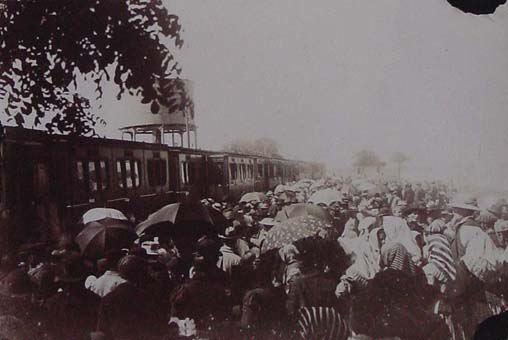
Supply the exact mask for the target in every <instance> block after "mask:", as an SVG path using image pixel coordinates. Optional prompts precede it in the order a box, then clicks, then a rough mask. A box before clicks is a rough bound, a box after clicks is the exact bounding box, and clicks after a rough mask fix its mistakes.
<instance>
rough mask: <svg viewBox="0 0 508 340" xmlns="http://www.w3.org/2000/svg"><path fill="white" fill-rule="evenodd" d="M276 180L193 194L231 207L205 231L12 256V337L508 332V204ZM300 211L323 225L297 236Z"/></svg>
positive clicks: (42, 247) (4, 324)
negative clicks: (237, 196) (222, 197)
mask: <svg viewBox="0 0 508 340" xmlns="http://www.w3.org/2000/svg"><path fill="white" fill-rule="evenodd" d="M274 189H275V190H274V191H273V192H272V191H270V192H267V193H251V194H247V195H245V196H243V198H242V199H241V200H240V201H239V202H216V201H214V200H213V199H211V198H208V199H203V200H202V201H201V202H200V203H199V204H198V203H197V202H196V203H194V204H195V206H198V205H199V206H200V207H203V206H204V207H206V210H207V211H208V212H209V214H210V216H220V217H221V218H220V219H219V218H213V219H212V220H213V221H212V223H213V224H215V226H214V228H209V229H202V230H207V231H206V232H202V233H196V232H195V230H194V229H193V232H192V233H190V234H192V236H190V234H189V235H186V233H185V231H183V232H180V233H178V234H174V233H171V232H170V231H171V230H173V229H174V228H176V227H177V226H176V224H177V222H174V223H172V224H171V225H170V226H168V227H167V228H157V229H156V230H157V232H156V233H141V234H140V235H138V236H139V238H138V239H137V240H133V242H132V244H130V245H129V246H128V247H121V248H119V247H116V248H115V247H107V245H104V244H103V245H104V249H103V250H104V251H103V253H102V254H101V256H98V257H95V258H94V257H90V256H88V254H85V253H84V251H83V249H82V248H81V247H80V246H79V245H78V244H77V243H76V242H75V239H74V236H75V235H71V236H69V235H67V237H65V236H63V237H62V238H61V239H60V240H59V242H58V243H57V244H52V243H51V244H50V243H46V242H45V243H34V244H26V245H23V246H21V247H19V248H18V249H16V251H11V252H8V253H4V254H2V259H1V268H0V338H1V339H113V340H120V339H122V340H123V339H187V338H193V339H382V338H391V339H408V340H409V339H437V340H439V339H457V340H459V339H473V338H478V339H498V338H499V339H505V338H506V337H507V335H508V331H507V330H506V329H505V328H506V327H502V329H501V330H500V329H499V328H496V322H498V321H499V320H500V321H499V322H503V321H506V319H503V317H504V310H505V309H506V304H505V302H506V301H505V295H506V294H507V291H506V289H505V287H508V286H507V285H506V280H507V279H508V252H507V251H506V248H507V246H508V203H507V202H506V201H505V200H503V199H498V200H494V201H492V202H491V204H489V205H488V206H486V207H485V206H483V207H482V208H480V207H479V206H478V202H477V200H476V199H475V198H474V197H471V196H467V195H461V194H457V193H456V192H454V190H452V189H450V188H448V187H447V186H445V185H443V184H440V183H436V182H432V183H416V184H412V183H401V182H390V183H369V182H367V181H363V182H358V181H357V182H355V181H351V180H350V179H347V178H346V179H344V178H340V179H337V178H335V179H322V180H319V181H315V180H301V181H298V182H295V183H291V184H289V185H285V186H279V187H277V188H274ZM295 206H299V207H300V209H292V210H291V207H295ZM301 207H303V208H301ZM118 216H121V212H119V215H118ZM295 218H303V219H301V221H303V222H305V221H314V220H319V226H320V228H319V230H318V231H313V232H307V233H303V231H302V230H303V229H302V230H295V231H294V233H293V234H294V237H293V238H292V239H291V240H290V241H287V237H288V235H290V234H291V235H293V234H292V231H291V230H289V231H288V230H287V228H288V226H289V227H291V226H292V225H291V224H287V222H286V221H291V220H292V219H295ZM305 218H307V219H305ZM120 219H121V218H120ZM129 223H133V225H135V224H136V223H137V221H136V222H134V221H129ZM293 225H296V224H293ZM283 227H284V228H286V229H284V233H285V234H284V237H286V239H285V240H286V241H285V242H282V244H280V243H274V242H272V241H273V240H274V239H275V238H276V237H278V236H281V231H280V229H281V228H283ZM200 230H201V229H200ZM309 230H310V229H309ZM138 234H139V233H138ZM270 242H271V243H270ZM103 243H107V242H103ZM268 243H270V244H272V246H270V247H268V246H267V244H268ZM273 244H275V245H276V246H273ZM496 320H497V321H496ZM496 332H498V333H499V332H501V333H499V334H498V333H496ZM503 332H504V333H503Z"/></svg>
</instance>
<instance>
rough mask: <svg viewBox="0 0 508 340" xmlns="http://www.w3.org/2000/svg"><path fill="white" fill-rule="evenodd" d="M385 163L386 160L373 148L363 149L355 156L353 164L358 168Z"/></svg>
mask: <svg viewBox="0 0 508 340" xmlns="http://www.w3.org/2000/svg"><path fill="white" fill-rule="evenodd" d="M384 165H385V164H384V162H382V161H381V160H380V159H379V157H378V156H377V154H376V153H375V152H374V151H371V150H362V151H360V152H357V153H356V154H355V155H354V156H353V166H355V167H357V168H369V167H379V166H384Z"/></svg>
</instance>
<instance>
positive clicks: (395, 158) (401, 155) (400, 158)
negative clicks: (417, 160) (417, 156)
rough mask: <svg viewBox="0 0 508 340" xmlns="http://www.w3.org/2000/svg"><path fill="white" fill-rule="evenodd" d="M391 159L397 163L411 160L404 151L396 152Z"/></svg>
mask: <svg viewBox="0 0 508 340" xmlns="http://www.w3.org/2000/svg"><path fill="white" fill-rule="evenodd" d="M390 160H391V161H392V162H394V163H397V164H402V163H405V162H407V161H409V160H410V158H409V157H408V156H407V155H406V154H404V153H402V152H394V153H393V154H392V156H391V157H390Z"/></svg>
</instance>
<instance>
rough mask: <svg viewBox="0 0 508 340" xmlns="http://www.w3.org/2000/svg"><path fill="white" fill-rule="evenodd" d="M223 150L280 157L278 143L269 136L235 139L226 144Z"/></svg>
mask: <svg viewBox="0 0 508 340" xmlns="http://www.w3.org/2000/svg"><path fill="white" fill-rule="evenodd" d="M224 150H225V151H229V152H238V153H245V154H250V155H258V156H265V157H280V154H279V147H278V144H277V142H276V141H274V140H273V139H271V138H259V139H256V140H254V141H250V140H248V139H236V140H234V141H232V142H230V143H229V144H228V145H226V146H225V147H224Z"/></svg>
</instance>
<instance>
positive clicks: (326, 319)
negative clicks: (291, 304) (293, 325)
mask: <svg viewBox="0 0 508 340" xmlns="http://www.w3.org/2000/svg"><path fill="white" fill-rule="evenodd" d="M297 322H298V334H299V335H300V338H301V339H305V340H322V339H323V340H325V339H329V340H346V339H347V338H348V337H349V335H350V334H349V333H350V332H349V328H348V326H347V323H346V321H345V320H344V319H342V318H341V316H340V315H339V313H337V312H336V311H335V309H333V308H331V307H304V308H301V309H300V311H299V312H298V321H297Z"/></svg>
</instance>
